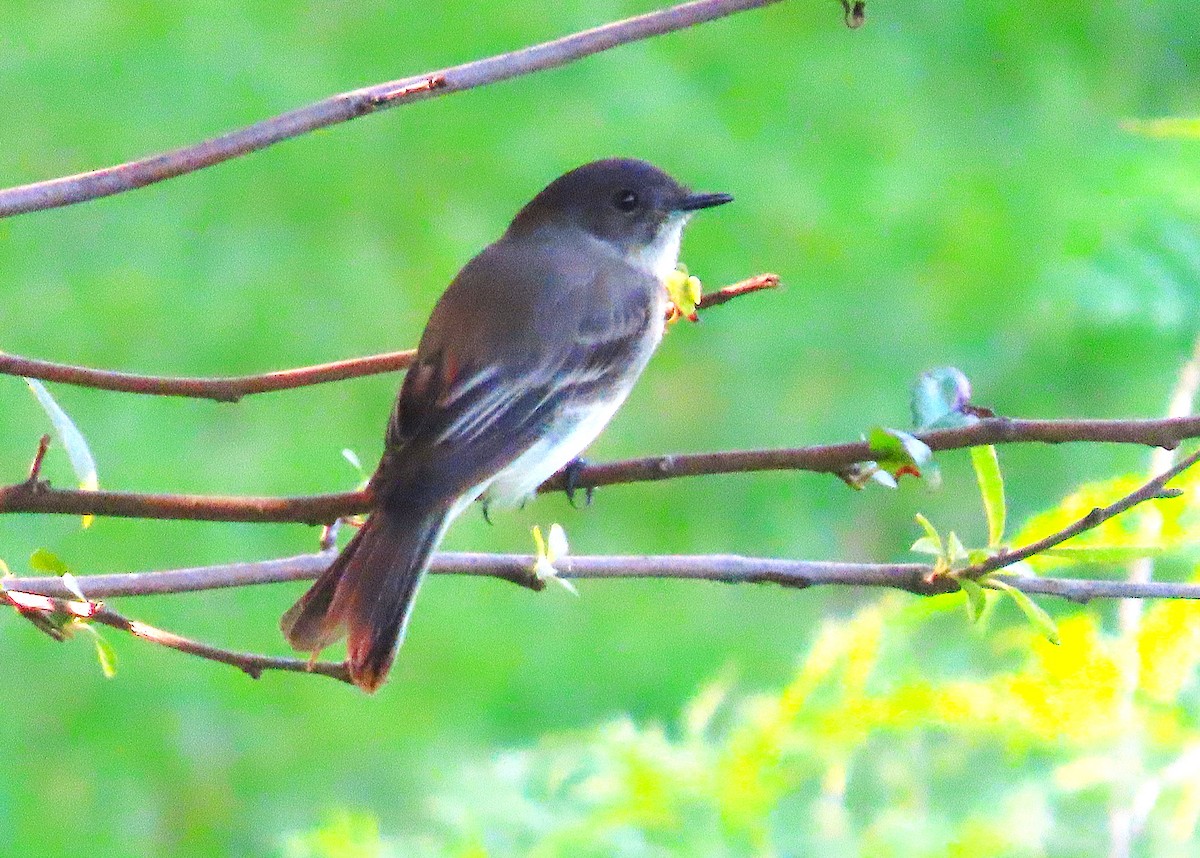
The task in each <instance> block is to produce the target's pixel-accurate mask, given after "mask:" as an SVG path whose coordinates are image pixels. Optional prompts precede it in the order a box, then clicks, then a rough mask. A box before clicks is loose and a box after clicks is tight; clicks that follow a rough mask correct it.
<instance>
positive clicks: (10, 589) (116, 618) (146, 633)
mask: <svg viewBox="0 0 1200 858" xmlns="http://www.w3.org/2000/svg"><path fill="white" fill-rule="evenodd" d="M35 580H36V579H35ZM56 580H60V581H61V579H56ZM87 580H88V579H86V578H84V579H83V582H84V583H87ZM4 585H5V589H3V590H0V600H2V601H4V602H7V603H8V604H10V605H13V606H14V607H16V608H18V610H21V611H22V612H37V611H41V612H46V613H60V614H66V615H68V616H74V617H77V618H79V619H80V620H82V621H85V622H94V623H100V624H101V625H105V626H109V627H110V628H114V629H119V630H120V631H123V632H128V633H129V634H131V635H133V636H134V637H137V638H141V639H142V640H145V641H149V642H150V643H154V644H158V645H159V646H165V647H168V648H170V649H174V650H179V651H180V652H185V653H187V654H188V655H194V656H198V657H199V658H204V659H208V660H209V661H219V662H221V663H222V664H228V665H232V666H233V667H236V668H237V669H238V670H241V671H243V672H244V673H246V674H248V675H249V676H250V677H251V678H253V679H258V678H259V677H260V676H262V674H263V672H264V671H267V670H283V671H290V672H292V673H316V674H319V675H321V676H328V677H331V678H333V679H337V680H339V681H341V682H345V683H350V684H353V683H352V681H351V679H350V671H349V669H348V668H347V667H346V665H345V663H342V662H330V661H309V660H308V659H299V658H281V657H275V656H267V655H256V654H254V653H245V652H234V651H233V650H227V649H221V648H220V647H215V646H211V645H210V644H206V643H201V642H200V641H195V640H192V639H191V638H185V637H182V636H180V635H177V634H174V633H173V632H168V631H163V630H162V629H158V628H155V627H154V626H150V625H147V624H146V623H143V622H140V621H138V620H131V619H129V618H128V617H125V616H123V615H122V614H119V613H117V612H116V611H114V610H113V609H112V608H109V607H108V606H107V605H104V604H103V603H101V602H91V601H88V602H80V601H78V599H77V598H76V596H75V595H74V594H72V593H70V592H69V591H68V592H66V593H60V594H59V595H57V596H54V597H48V596H45V595H38V594H33V597H32V598H30V595H31V594H30V591H26V590H24V589H22V588H21V587H20V586H19V585H18V583H17V580H14V579H12V578H8V579H6V580H5V581H4Z"/></svg>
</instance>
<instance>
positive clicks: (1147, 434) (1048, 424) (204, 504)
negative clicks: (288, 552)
mask: <svg viewBox="0 0 1200 858" xmlns="http://www.w3.org/2000/svg"><path fill="white" fill-rule="evenodd" d="M917 437H918V438H920V439H921V440H922V441H924V442H925V443H926V444H928V445H929V447H930V448H931V449H933V450H937V451H942V450H958V449H962V448H965V447H977V446H980V445H983V444H1013V443H1030V442H1038V443H1048V444H1061V443H1066V442H1071V441H1088V442H1102V443H1122V444H1144V445H1147V446H1154V447H1167V448H1173V447H1176V446H1178V444H1179V443H1180V442H1181V441H1182V440H1184V439H1186V438H1196V437H1200V417H1177V418H1161V419H1155V420H1022V419H1016V418H1006V417H990V418H986V419H983V420H980V421H979V422H978V423H975V424H973V425H971V426H964V427H962V428H957V429H935V430H931V431H928V432H924V433H921V434H919V435H918V436H917ZM871 458H872V455H871V450H870V447H869V446H868V445H867V443H866V442H865V441H859V442H852V443H845V444H828V445H817V446H812V447H795V448H791V449H775V450H731V451H724V452H716V453H691V454H681V455H669V456H652V457H648V458H643V459H627V460H623V461H617V462H609V463H606V464H596V465H586V466H583V467H581V468H579V469H578V470H577V472H576V475H575V480H574V484H575V486H576V487H577V488H587V487H589V486H592V487H597V486H609V485H617V484H622V483H639V482H653V481H658V480H665V479H674V478H677V477H695V476H702V475H715V474H734V473H749V472H757V471H812V472H815V473H827V474H829V473H838V472H840V471H842V470H844V469H845V468H847V467H849V466H850V465H852V464H854V463H855V462H863V461H867V460H869V459H871ZM565 485H566V478H565V477H564V475H563V474H561V473H560V474H558V475H556V476H554V477H551V478H550V479H549V480H547V481H546V482H545V483H543V484H542V486H541V488H540V489H539V491H541V492H553V491H560V490H562V489H563V488H564V487H565ZM371 506H372V497H371V494H370V492H369V491H360V492H342V493H339V494H325V495H308V496H303V497H291V498H278V497H222V496H213V495H174V494H138V493H133V492H112V491H94V492H93V491H82V490H76V489H55V488H51V487H50V486H49V484H48V483H45V482H40V481H36V480H26V481H24V482H20V483H16V484H14V485H9V486H0V514H3V513H49V514H65V515H107V516H116V517H124V518H151V519H175V520H187V521H241V522H299V523H304V524H314V525H315V524H325V523H328V522H331V521H334V520H335V519H338V518H342V517H343V516H347V515H356V514H358V513H363V512H368V511H369V510H370V509H371ZM981 574H982V573H981Z"/></svg>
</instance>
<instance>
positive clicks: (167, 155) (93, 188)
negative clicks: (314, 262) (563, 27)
mask: <svg viewBox="0 0 1200 858" xmlns="http://www.w3.org/2000/svg"><path fill="white" fill-rule="evenodd" d="M776 2H779V0H696V2H692V3H682V4H680V5H678V6H673V7H671V8H668V9H661V10H659V11H656V12H650V13H647V14H645V15H639V16H637V17H635V18H628V19H626V20H624V21H617V22H614V23H611V24H605V25H603V26H600V27H595V28H593V29H590V30H584V31H583V32H579V33H575V34H573V35H570V36H566V37H564V38H561V39H557V40H555V41H552V42H544V43H542V44H539V45H533V46H531V47H527V48H523V49H521V50H517V51H512V52H510V53H506V54H500V55H498V56H493V57H489V58H487V59H482V60H476V61H474V62H469V63H465V64H463V65H458V66H453V67H451V68H445V69H441V70H439V71H433V72H426V73H424V74H418V75H413V76H412V77H406V78H401V79H400V80H394V81H389V82H387V83H381V84H378V85H376V86H369V87H364V88H362V89H356V90H353V91H351V92H344V93H341V94H339V95H334V96H331V97H330V98H326V99H325V100H323V101H318V102H316V103H315V104H310V105H308V106H307V107H302V108H299V109H297V110H292V111H290V112H288V113H283V114H280V115H279V116H275V117H272V118H270V119H266V120H264V121H262V122H257V123H255V124H253V125H248V126H246V127H244V128H240V129H238V130H236V131H232V132H230V133H228V134H224V135H222V136H220V137H214V138H212V139H209V140H205V141H203V142H200V143H196V144H194V145H191V146H184V147H182V148H180V149H174V150H171V151H169V152H164V153H161V154H159V155H153V156H151V157H148V158H143V159H141V160H138V161H130V162H128V163H125V164H119V165H117V166H113V167H107V168H105V169H102V170H95V171H92V172H89V173H80V174H78V175H74V176H66V177H63V178H59V179H49V180H46V181H42V182H34V183H32V184H28V185H22V186H19V187H14V188H7V189H5V190H0V217H8V216H11V215H16V214H23V213H26V212H34V211H40V210H43V209H51V208H57V207H59V206H65V205H70V204H72V203H79V202H83V201H85V200H93V199H97V198H99V197H106V196H110V195H112V194H119V193H122V192H124V191H131V190H134V189H136V188H141V187H144V186H146V185H150V184H154V183H155V182H161V181H163V180H165V179H170V178H174V177H175V176H182V175H184V174H186V173H191V172H194V171H196V170H200V169H202V168H204V167H211V166H213V165H214V164H219V163H221V162H222V161H228V160H230V159H231V158H237V157H239V156H242V155H247V154H249V153H251V152H257V151H258V150H260V149H265V148H266V147H268V146H271V145H273V144H275V143H279V142H280V141H283V140H288V139H290V138H292V137H298V136H300V135H302V134H307V133H309V132H311V131H315V130H317V129H319V128H326V127H328V126H330V125H335V124H337V123H339V122H346V121H348V120H351V119H355V118H357V117H359V116H364V115H366V114H368V113H374V112H376V111H379V110H384V109H386V108H389V107H398V106H400V105H404V104H412V103H414V102H417V101H421V100H424V99H427V98H435V97H437V96H441V95H449V94H450V93H452V92H462V91H464V90H468V89H474V88H476V87H480V86H486V85H488V84H492V83H497V82H499V81H503V80H508V79H510V78H514V77H518V76H520V75H526V74H532V73H533V72H538V71H543V70H545V69H551V68H555V67H557V66H562V65H566V64H567V63H570V62H574V61H575V60H579V59H582V58H584V57H587V56H591V55H592V54H596V53H599V52H601V51H607V50H609V49H611V48H615V47H617V46H618V45H623V44H627V43H629V42H636V41H640V40H642V39H648V38H651V37H653V36H661V35H663V34H665V33H670V32H673V31H675V30H682V29H685V28H687V27H691V26H694V25H696V24H700V23H703V22H705V21H711V20H714V19H716V18H722V17H725V16H727V15H732V14H734V13H736V12H742V11H745V10H748V9H754V8H757V7H760V6H768V5H771V4H772V3H776Z"/></svg>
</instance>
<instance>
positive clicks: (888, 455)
mask: <svg viewBox="0 0 1200 858" xmlns="http://www.w3.org/2000/svg"><path fill="white" fill-rule="evenodd" d="M867 444H868V445H869V446H870V448H871V455H872V456H874V458H875V462H876V463H877V464H878V465H879V467H880V469H881V470H883V471H886V472H887V473H888V474H889V475H890V476H891V477H893V478H898V477H901V476H903V475H904V474H908V475H910V476H914V477H919V476H921V468H922V467H924V466H925V465H927V464H928V463H929V462H930V461H931V460H932V459H933V451H932V450H930V449H929V445H928V444H926V443H925V442H924V441H922V440H920V439H919V438H916V437H914V436H912V435H910V434H908V433H907V432H901V431H900V430H899V429H886V428H884V427H882V426H876V427H875V428H873V429H872V430H871V431H870V432H869V433H868V434H867ZM876 478H877V479H878V476H876ZM885 484H886V483H885Z"/></svg>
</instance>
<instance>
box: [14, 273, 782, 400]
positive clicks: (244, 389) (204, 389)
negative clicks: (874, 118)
mask: <svg viewBox="0 0 1200 858" xmlns="http://www.w3.org/2000/svg"><path fill="white" fill-rule="evenodd" d="M776 286H779V276H778V275H774V274H760V275H756V276H754V277H749V278H746V280H743V281H740V282H738V283H733V284H731V286H726V287H724V288H721V289H718V290H716V292H709V293H706V294H704V295H703V298H701V300H700V304H698V305H697V307H698V308H700V310H707V308H708V307H716V306H720V305H722V304H726V302H727V301H731V300H733V299H734V298H739V296H742V295H748V294H750V293H752V292H761V290H763V289H773V288H775V287H776ZM415 354H416V350H415V349H408V350H406V352H388V353H385V354H374V355H368V356H366V358H349V359H347V360H338V361H334V362H331V364H318V365H316V366H301V367H296V368H294V370H278V371H276V372H266V373H260V374H254V376H226V377H223V378H172V377H168V376H136V374H133V373H128V372H114V371H110V370H94V368H91V367H86V366H72V365H70V364H55V362H52V361H48V360H38V359H36V358H22V356H19V355H14V354H4V353H0V376H19V377H22V378H38V379H41V380H43V382H59V383H60V384H73V385H76V386H79V388H94V389H96V390H113V391H116V392H122V394H144V395H149V396H185V397H190V398H198V400H216V401H217V402H238V401H239V400H240V398H242V397H244V396H251V395H252V394H268V392H275V391H280V390H295V389H298V388H306V386H308V385H312V384H325V383H326V382H343V380H347V379H350V378H364V377H366V376H378V374H382V373H385V372H397V371H400V370H407V368H408V367H409V365H412V362H413V356H414V355H415Z"/></svg>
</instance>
